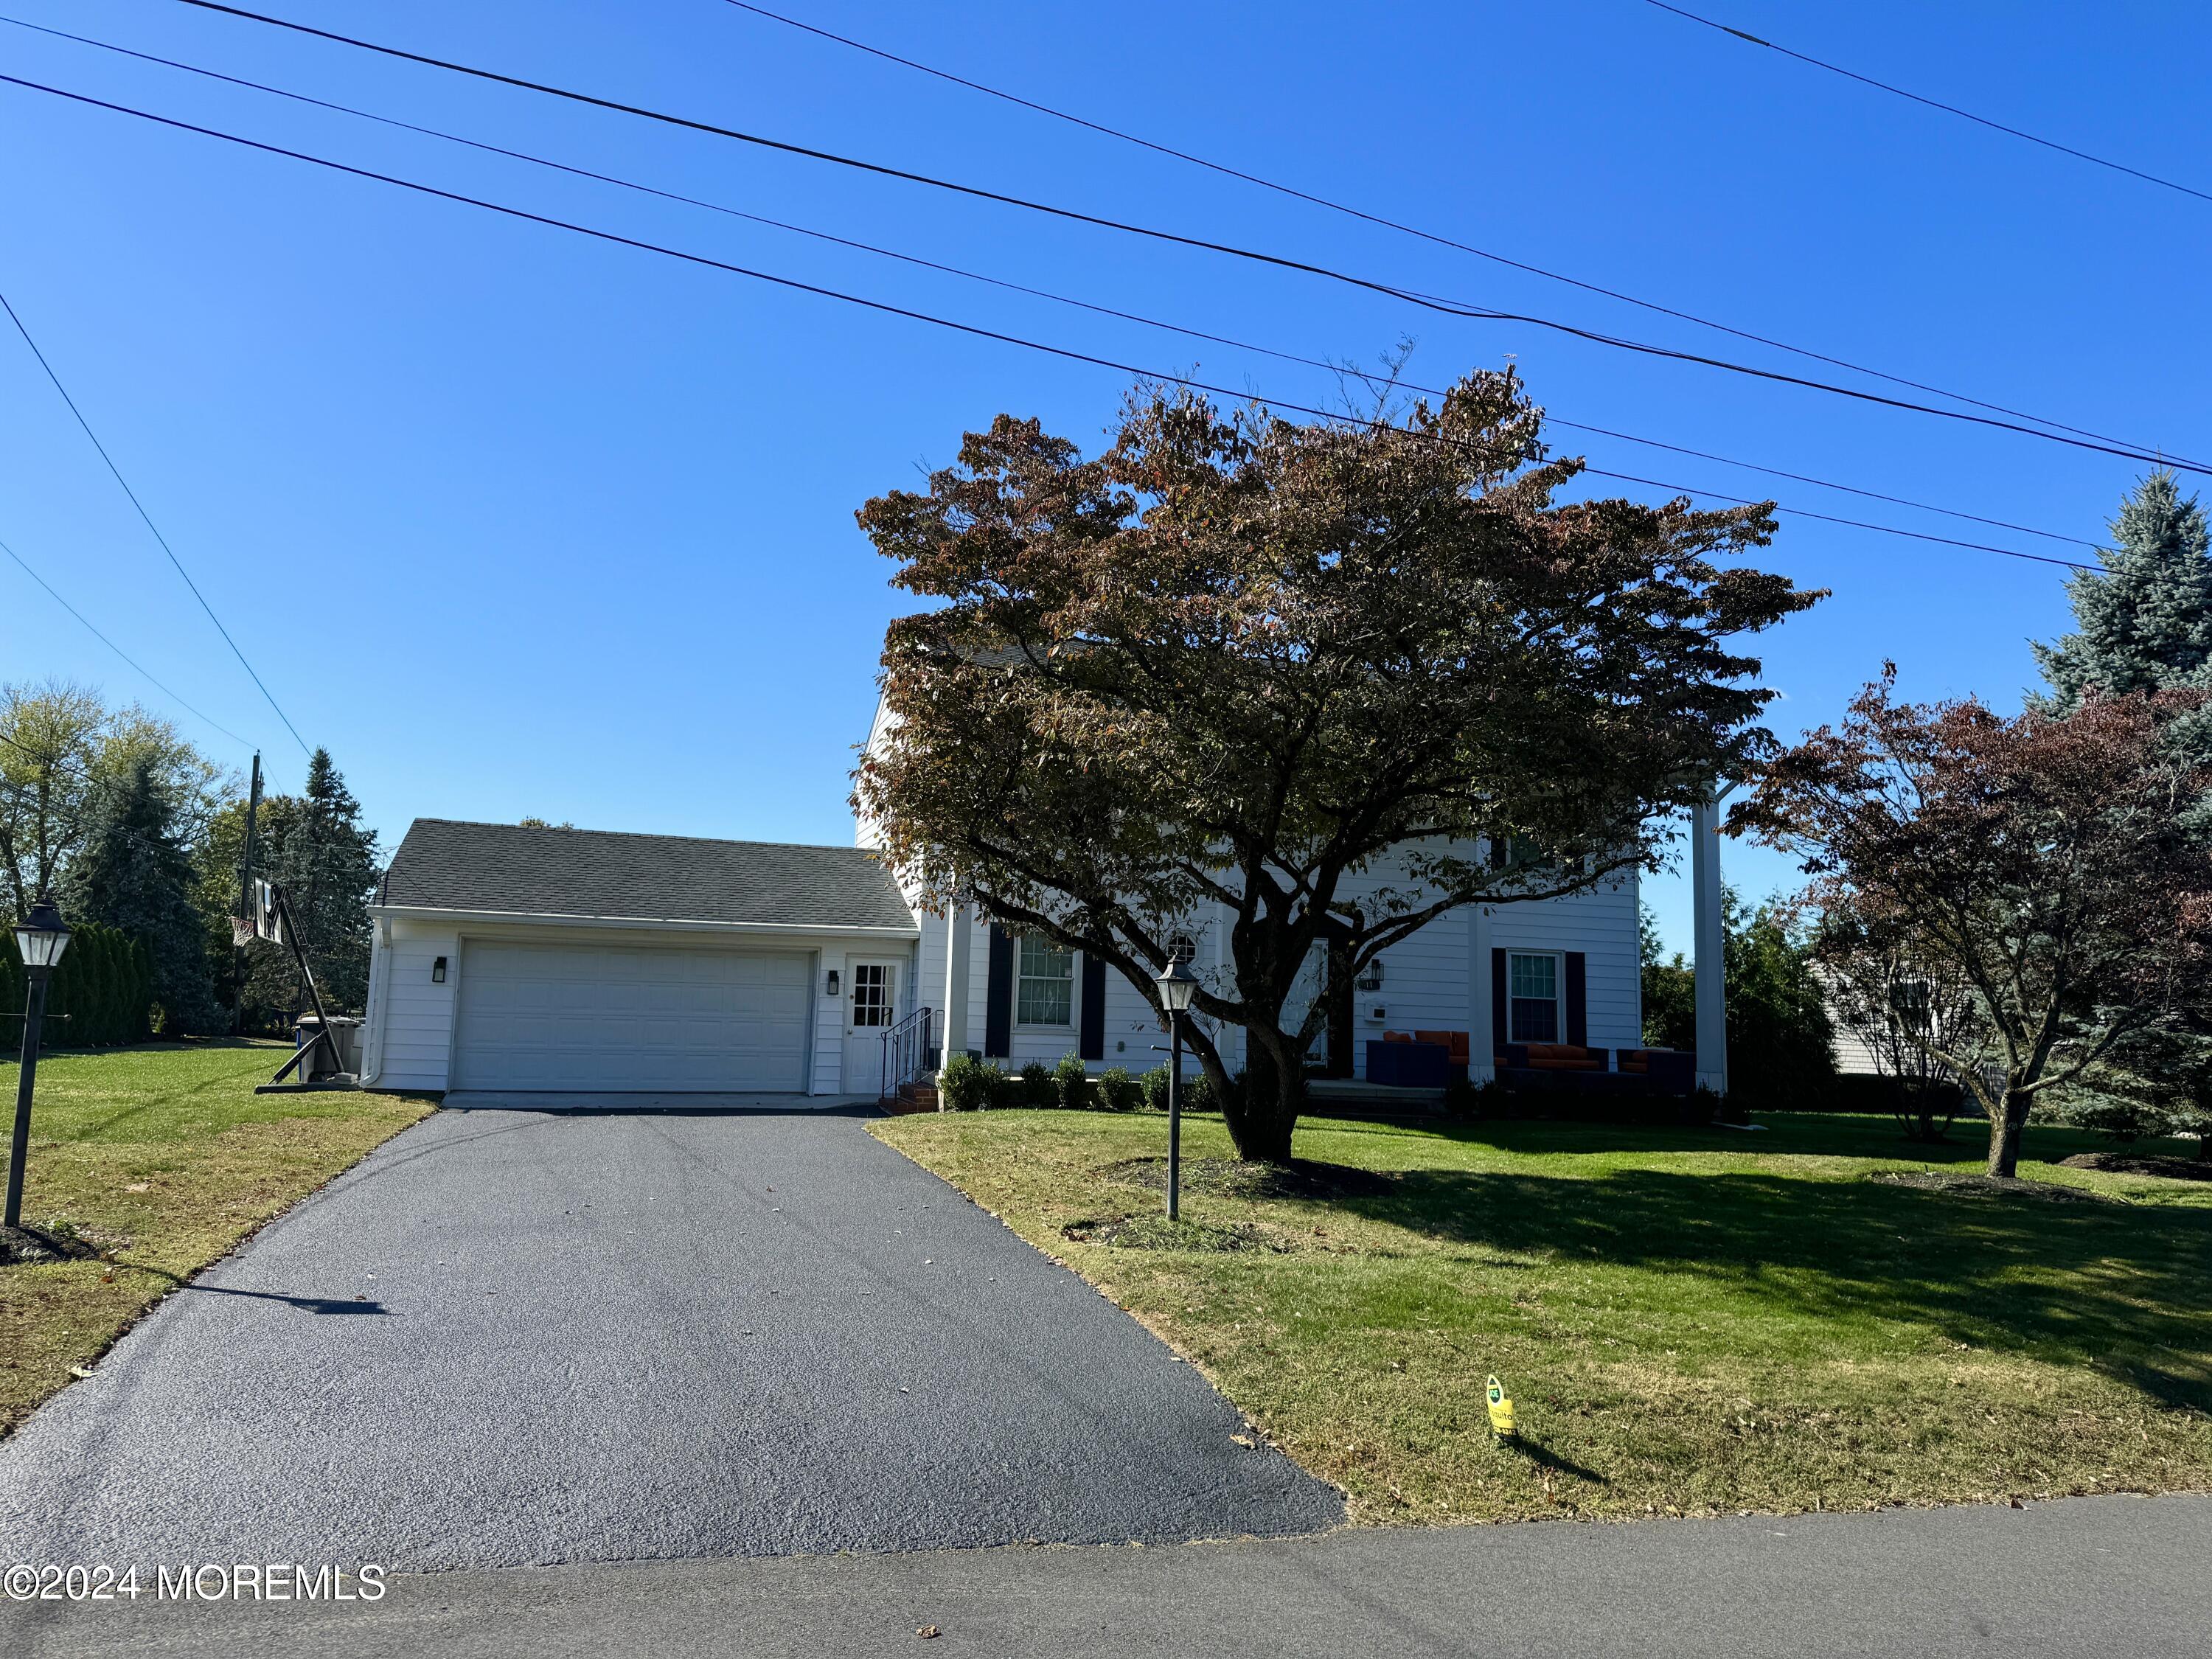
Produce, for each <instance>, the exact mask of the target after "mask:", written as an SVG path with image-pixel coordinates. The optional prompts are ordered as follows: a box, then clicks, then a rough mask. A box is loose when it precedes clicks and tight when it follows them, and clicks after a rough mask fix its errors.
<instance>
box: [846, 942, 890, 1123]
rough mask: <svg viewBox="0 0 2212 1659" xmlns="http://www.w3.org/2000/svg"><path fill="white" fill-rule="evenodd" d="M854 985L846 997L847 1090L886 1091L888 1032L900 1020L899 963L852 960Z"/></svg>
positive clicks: (849, 968)
mask: <svg viewBox="0 0 2212 1659" xmlns="http://www.w3.org/2000/svg"><path fill="white" fill-rule="evenodd" d="M847 966H848V970H849V971H850V972H851V974H852V975H853V983H852V987H851V989H850V991H849V993H848V994H847V996H846V998H845V1092H846V1093H847V1094H848V1095H873V1094H880V1093H882V1092H883V1086H884V1032H886V1031H888V1030H890V1028H891V1027H892V1026H894V1025H896V1024H898V1017H899V1006H898V988H899V987H898V977H899V974H898V964H897V963H895V962H848V963H847Z"/></svg>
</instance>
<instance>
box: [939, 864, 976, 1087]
mask: <svg viewBox="0 0 2212 1659" xmlns="http://www.w3.org/2000/svg"><path fill="white" fill-rule="evenodd" d="M974 936H975V911H974V909H973V908H971V907H970V906H968V905H965V904H954V905H950V906H947V907H946V909H945V1002H944V1005H943V1006H944V1009H945V1031H944V1034H943V1035H942V1036H939V1038H938V1040H937V1041H938V1065H939V1067H940V1068H941V1067H942V1066H943V1065H944V1063H945V1061H946V1060H950V1059H951V1058H952V1056H953V1055H954V1054H964V1053H965V1052H966V1051H967V1048H968V969H969V947H970V946H971V945H973V944H974V942H975V939H974Z"/></svg>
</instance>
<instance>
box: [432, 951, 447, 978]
mask: <svg viewBox="0 0 2212 1659" xmlns="http://www.w3.org/2000/svg"><path fill="white" fill-rule="evenodd" d="M445 982H446V959H445V957H439V958H438V959H437V960H436V961H435V962H434V963H431V964H430V983H431V984H433V985H443V984H444V983H445Z"/></svg>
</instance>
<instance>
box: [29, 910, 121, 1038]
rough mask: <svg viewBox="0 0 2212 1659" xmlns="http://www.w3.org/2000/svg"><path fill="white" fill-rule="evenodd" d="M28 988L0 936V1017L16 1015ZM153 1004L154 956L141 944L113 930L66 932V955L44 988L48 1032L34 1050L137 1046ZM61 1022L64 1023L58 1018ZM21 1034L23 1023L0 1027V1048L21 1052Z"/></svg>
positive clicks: (91, 926)
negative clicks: (67, 941)
mask: <svg viewBox="0 0 2212 1659" xmlns="http://www.w3.org/2000/svg"><path fill="white" fill-rule="evenodd" d="M28 988H29V981H28V980H27V978H26V977H25V975H24V972H23V957H22V954H21V952H20V951H17V950H16V948H15V933H13V932H12V931H11V932H9V933H0V1012H7V1013H10V1014H21V1012H23V1001H24V996H25V994H26V992H27V990H28ZM153 1000H154V963H153V956H152V953H151V952H150V951H149V950H148V949H147V948H146V945H145V942H144V941H143V939H133V938H131V936H130V935H129V934H127V933H124V932H122V931H121V930H120V929H119V928H114V927H101V926H100V924H99V923H97V922H82V923H79V924H78V925H77V926H76V927H73V928H71V929H70V942H69V948H68V949H67V950H66V951H64V952H63V953H62V959H61V965H60V966H59V967H58V968H56V969H54V976H53V978H52V981H49V982H48V984H47V987H46V1014H47V1017H48V1024H47V1025H46V1030H45V1032H44V1033H43V1035H42V1036H41V1037H40V1046H41V1047H42V1048H112V1047H113V1046H114V1045H116V1044H118V1043H123V1042H142V1041H143V1040H144V1038H145V1036H146V1032H147V1023H146V1022H147V1010H148V1009H149V1007H150V1006H152V1004H153ZM63 1014H66V1015H68V1016H69V1018H67V1019H65V1020H64V1019H61V1018H56V1017H57V1016H59V1015H63ZM22 1030H23V1022H22V1021H21V1019H11V1020H8V1021H6V1022H5V1023H4V1024H0V1045H4V1046H5V1047H6V1048H9V1049H10V1050H15V1049H19V1048H21V1046H22Z"/></svg>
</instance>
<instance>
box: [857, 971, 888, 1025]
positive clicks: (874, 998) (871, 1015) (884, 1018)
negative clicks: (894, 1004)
mask: <svg viewBox="0 0 2212 1659" xmlns="http://www.w3.org/2000/svg"><path fill="white" fill-rule="evenodd" d="M890 1023H891V970H890V968H889V966H887V965H886V964H884V963H880V962H864V963H860V965H859V966H858V967H856V968H854V969H853V1024H854V1028H855V1029H858V1028H859V1027H860V1026H863V1025H888V1024H890Z"/></svg>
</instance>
